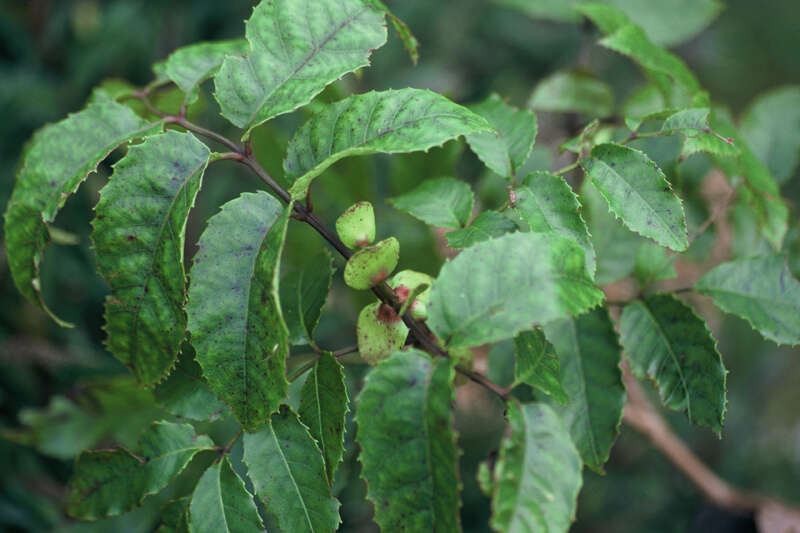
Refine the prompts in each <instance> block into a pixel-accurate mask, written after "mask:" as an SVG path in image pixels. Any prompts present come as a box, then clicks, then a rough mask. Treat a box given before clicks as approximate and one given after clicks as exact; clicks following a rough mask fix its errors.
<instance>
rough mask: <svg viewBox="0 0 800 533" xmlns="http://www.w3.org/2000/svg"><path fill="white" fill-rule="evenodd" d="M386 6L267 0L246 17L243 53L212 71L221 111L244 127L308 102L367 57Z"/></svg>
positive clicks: (382, 31)
mask: <svg viewBox="0 0 800 533" xmlns="http://www.w3.org/2000/svg"><path fill="white" fill-rule="evenodd" d="M383 19H384V14H383V12H381V11H380V10H378V9H375V8H374V7H371V6H367V5H366V4H365V3H364V2H362V1H361V0H270V1H265V2H260V3H259V4H258V5H257V6H256V7H255V9H254V10H253V15H252V16H251V17H250V19H249V20H248V21H247V23H246V26H245V28H246V29H245V34H246V36H247V40H248V42H249V43H250V51H249V53H248V54H247V55H246V56H243V57H242V56H227V57H226V58H225V60H224V62H223V63H222V67H221V68H220V70H219V72H217V74H216V76H215V77H214V84H215V92H214V94H215V96H216V98H217V101H218V102H219V106H220V108H221V111H222V116H224V117H225V118H227V119H228V120H230V121H231V122H232V123H233V124H234V125H236V126H238V127H240V128H243V129H245V134H244V137H245V138H247V137H249V135H250V131H251V130H252V129H253V128H254V127H256V126H258V125H259V124H262V123H263V122H266V121H267V120H269V119H271V118H273V117H275V116H278V115H281V114H283V113H288V112H291V111H294V110H295V109H297V108H298V107H301V106H303V105H306V104H307V103H308V102H310V101H311V100H312V99H313V98H314V97H315V96H316V95H317V94H319V93H320V92H321V91H322V90H323V89H324V88H325V86H326V85H328V84H329V83H331V82H333V81H336V80H337V79H339V78H341V77H342V76H343V75H345V74H347V73H348V72H353V71H354V70H357V69H359V68H361V67H365V66H367V65H369V56H370V55H371V53H372V51H373V50H375V49H377V48H380V47H381V46H383V44H384V43H385V42H386V25H385V22H384V20H383Z"/></svg>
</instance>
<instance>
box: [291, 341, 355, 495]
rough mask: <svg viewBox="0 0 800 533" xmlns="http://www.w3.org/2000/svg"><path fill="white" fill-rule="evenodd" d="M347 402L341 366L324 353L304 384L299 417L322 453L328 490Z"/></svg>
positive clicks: (338, 454)
mask: <svg viewBox="0 0 800 533" xmlns="http://www.w3.org/2000/svg"><path fill="white" fill-rule="evenodd" d="M348 402H349V400H348V398H347V388H346V387H345V384H344V370H343V368H342V365H341V363H339V361H337V360H336V358H335V357H334V356H333V354H331V353H330V352H323V353H322V355H320V356H319V359H318V360H317V362H316V363H315V364H314V367H313V368H312V369H311V373H310V374H309V375H308V378H307V379H306V382H305V383H304V384H303V390H302V392H301V397H300V409H299V410H298V415H299V416H300V421H301V422H303V424H305V425H306V426H308V430H309V431H310V432H311V436H312V437H314V439H316V441H317V444H318V445H319V447H320V450H322V457H323V458H324V459H325V472H326V473H327V476H328V483H329V484H330V485H331V486H333V476H334V474H335V473H336V468H337V467H338V466H339V462H340V461H341V460H342V454H343V453H344V424H345V415H346V414H347V410H348Z"/></svg>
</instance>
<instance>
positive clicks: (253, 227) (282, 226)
mask: <svg viewBox="0 0 800 533" xmlns="http://www.w3.org/2000/svg"><path fill="white" fill-rule="evenodd" d="M290 212H291V206H289V207H288V208H282V207H281V205H280V203H279V202H278V201H277V200H276V199H274V198H273V197H271V196H270V195H268V194H267V193H265V192H263V191H260V192H258V193H245V194H242V195H241V196H240V197H239V198H236V199H235V200H232V201H230V202H228V203H227V204H225V205H224V206H222V209H221V210H220V212H219V213H218V214H216V215H215V216H213V217H212V218H211V219H210V220H209V221H208V227H207V228H206V230H205V231H204V232H203V235H202V236H201V237H200V241H199V243H198V252H197V255H196V256H195V260H194V266H193V267H192V271H191V285H190V288H189V303H188V304H187V306H186V312H187V315H188V328H189V331H190V332H191V334H192V345H193V346H194V347H195V350H197V362H198V363H200V366H201V367H202V368H203V374H204V375H205V377H206V379H207V380H208V385H209V386H210V387H211V390H212V391H214V393H215V394H216V395H217V397H219V398H220V399H221V400H223V401H224V402H225V403H226V404H228V405H229V406H230V407H231V410H232V411H233V414H234V416H235V417H236V419H237V420H238V421H239V422H240V423H241V424H242V425H243V426H244V427H245V429H247V430H254V429H257V428H258V427H259V426H261V425H262V424H263V423H265V422H266V421H267V417H268V416H269V414H270V413H273V412H275V411H276V410H277V409H278V405H279V404H280V403H281V401H283V399H284V397H285V396H286V392H287V390H288V386H289V384H288V382H287V381H286V377H285V368H284V367H285V363H286V356H287V354H288V350H289V330H288V328H287V327H286V324H285V323H284V320H283V316H282V314H281V308H280V303H279V300H278V287H277V280H278V267H279V262H280V257H281V251H282V249H283V242H284V239H285V237H286V227H287V223H288V221H289V213H290Z"/></svg>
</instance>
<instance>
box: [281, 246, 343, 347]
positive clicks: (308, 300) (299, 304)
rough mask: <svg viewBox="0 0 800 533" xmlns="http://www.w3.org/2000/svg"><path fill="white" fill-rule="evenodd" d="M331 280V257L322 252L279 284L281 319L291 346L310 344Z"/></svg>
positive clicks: (291, 272) (284, 277)
mask: <svg viewBox="0 0 800 533" xmlns="http://www.w3.org/2000/svg"><path fill="white" fill-rule="evenodd" d="M332 279H333V257H331V254H330V252H328V251H327V250H323V251H322V252H320V253H319V254H316V255H313V256H309V257H308V258H307V259H306V261H304V263H303V265H302V266H301V267H300V268H296V269H294V270H291V271H290V272H288V273H287V274H286V275H285V276H283V279H282V280H281V284H280V295H281V307H282V309H283V318H284V320H285V321H286V325H287V326H288V328H289V342H290V343H291V344H293V345H301V344H311V343H312V342H313V341H314V329H316V327H317V323H319V317H320V315H321V314H322V306H324V305H325V300H327V298H328V291H330V288H331V280H332Z"/></svg>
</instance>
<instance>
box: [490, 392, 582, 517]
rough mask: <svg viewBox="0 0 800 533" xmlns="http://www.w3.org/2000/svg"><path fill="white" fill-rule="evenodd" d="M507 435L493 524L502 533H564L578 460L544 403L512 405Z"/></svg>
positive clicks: (571, 511)
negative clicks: (508, 433)
mask: <svg viewBox="0 0 800 533" xmlns="http://www.w3.org/2000/svg"><path fill="white" fill-rule="evenodd" d="M507 416H508V422H509V424H510V426H511V434H510V435H508V436H506V437H505V438H504V439H503V442H502V443H501V445H500V455H499V458H498V461H497V465H496V466H495V470H494V490H493V494H492V520H491V525H492V527H493V528H494V529H495V530H496V531H503V532H504V533H533V532H534V531H537V532H543V533H562V532H565V531H567V530H569V527H570V524H572V521H573V520H574V519H575V508H576V506H577V501H576V500H577V498H578V492H580V489H581V485H582V484H583V478H582V475H581V467H582V464H581V457H580V455H579V454H578V451H577V450H576V449H575V445H574V444H573V443H572V439H571V438H570V434H569V432H568V431H567V428H565V427H564V422H563V421H561V419H560V418H559V417H558V415H557V414H556V413H554V412H553V410H552V409H551V408H550V407H548V406H547V405H542V404H536V403H531V404H525V405H519V404H518V403H517V402H515V401H514V402H511V403H510V404H509V405H508V414H507Z"/></svg>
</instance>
